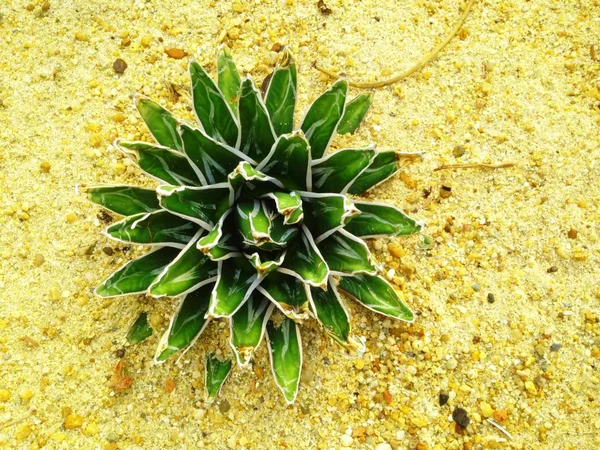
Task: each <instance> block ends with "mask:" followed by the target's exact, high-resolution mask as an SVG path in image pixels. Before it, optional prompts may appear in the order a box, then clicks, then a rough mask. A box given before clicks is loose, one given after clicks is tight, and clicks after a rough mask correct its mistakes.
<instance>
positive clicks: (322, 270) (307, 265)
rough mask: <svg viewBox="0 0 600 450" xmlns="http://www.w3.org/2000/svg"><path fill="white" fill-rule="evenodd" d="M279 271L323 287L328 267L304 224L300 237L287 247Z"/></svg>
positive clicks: (327, 274)
mask: <svg viewBox="0 0 600 450" xmlns="http://www.w3.org/2000/svg"><path fill="white" fill-rule="evenodd" d="M279 271H280V272H283V273H286V274H288V275H292V276H294V277H297V278H299V279H301V280H303V281H304V282H306V283H308V284H310V285H311V286H316V287H325V285H326V283H327V277H328V276H329V268H328V267H327V264H326V263H325V260H324V259H323V257H322V256H321V253H319V250H318V249H317V246H316V245H315V241H314V240H313V237H312V236H311V234H310V231H308V228H306V227H305V226H302V233H301V234H300V238H298V239H296V240H294V241H293V242H292V243H291V244H290V246H289V248H288V249H287V254H286V257H285V260H284V262H283V264H282V265H281V267H280V268H279Z"/></svg>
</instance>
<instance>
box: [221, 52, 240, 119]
mask: <svg viewBox="0 0 600 450" xmlns="http://www.w3.org/2000/svg"><path fill="white" fill-rule="evenodd" d="M217 69H218V73H217V80H218V84H219V89H220V90H221V92H222V93H223V97H224V98H225V100H226V101H227V104H228V105H229V106H230V107H231V111H232V112H233V113H234V114H236V115H237V102H238V98H239V95H240V84H241V80H240V74H239V73H238V71H237V68H236V67H235V63H234V62H233V58H232V57H231V52H230V51H229V48H227V47H226V46H222V47H221V48H220V49H219V54H218V56H217Z"/></svg>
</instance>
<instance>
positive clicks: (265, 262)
mask: <svg viewBox="0 0 600 450" xmlns="http://www.w3.org/2000/svg"><path fill="white" fill-rule="evenodd" d="M244 256H246V258H248V261H250V263H251V264H252V266H253V267H254V268H255V269H256V273H257V274H258V276H259V277H261V278H262V277H266V276H267V275H268V274H270V273H271V272H273V271H274V270H275V269H277V268H278V267H279V266H281V264H282V263H283V260H284V258H285V250H284V251H283V252H281V254H279V255H277V254H276V253H275V252H260V253H259V252H254V253H252V254H251V255H248V254H245V255H244Z"/></svg>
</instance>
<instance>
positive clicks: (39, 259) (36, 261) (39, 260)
mask: <svg viewBox="0 0 600 450" xmlns="http://www.w3.org/2000/svg"><path fill="white" fill-rule="evenodd" d="M45 261H46V259H45V258H44V255H42V254H41V253H36V254H35V256H34V257H33V265H34V266H35V267H40V266H41V265H42V264H44V262H45Z"/></svg>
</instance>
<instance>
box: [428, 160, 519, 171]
mask: <svg viewBox="0 0 600 450" xmlns="http://www.w3.org/2000/svg"><path fill="white" fill-rule="evenodd" d="M513 166H516V163H514V162H505V163H499V164H485V163H469V164H444V165H442V166H439V167H436V168H435V169H433V171H434V172H437V171H438V170H445V169H452V170H454V169H504V168H506V167H513Z"/></svg>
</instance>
